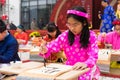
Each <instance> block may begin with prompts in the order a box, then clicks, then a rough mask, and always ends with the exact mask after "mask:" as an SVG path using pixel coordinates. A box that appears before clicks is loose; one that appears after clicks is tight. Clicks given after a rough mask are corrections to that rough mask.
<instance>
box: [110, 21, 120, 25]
mask: <svg viewBox="0 0 120 80" xmlns="http://www.w3.org/2000/svg"><path fill="white" fill-rule="evenodd" d="M112 24H113V25H120V20H115V21H113V23H112Z"/></svg>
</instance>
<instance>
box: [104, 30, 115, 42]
mask: <svg viewBox="0 0 120 80" xmlns="http://www.w3.org/2000/svg"><path fill="white" fill-rule="evenodd" d="M112 39H113V38H112V34H111V32H110V33H107V35H106V37H105V43H108V44H111V43H112Z"/></svg>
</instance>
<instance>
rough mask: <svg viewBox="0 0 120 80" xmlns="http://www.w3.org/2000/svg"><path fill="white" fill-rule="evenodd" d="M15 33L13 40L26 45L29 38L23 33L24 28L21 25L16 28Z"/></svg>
mask: <svg viewBox="0 0 120 80" xmlns="http://www.w3.org/2000/svg"><path fill="white" fill-rule="evenodd" d="M16 31H17V33H15V35H14V36H15V38H16V39H17V41H18V43H19V44H24V45H25V44H27V42H28V39H29V36H28V34H27V33H26V32H25V29H24V26H23V25H19V26H17V29H16Z"/></svg>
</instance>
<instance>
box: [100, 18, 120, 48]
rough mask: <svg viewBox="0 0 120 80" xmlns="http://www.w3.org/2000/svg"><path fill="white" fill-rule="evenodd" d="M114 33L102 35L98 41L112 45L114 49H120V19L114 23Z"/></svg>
mask: <svg viewBox="0 0 120 80" xmlns="http://www.w3.org/2000/svg"><path fill="white" fill-rule="evenodd" d="M113 25H114V31H112V32H109V33H107V34H105V33H104V34H101V35H100V36H99V37H98V41H100V42H101V43H105V44H111V45H112V49H120V43H119V42H120V19H116V20H114V21H113Z"/></svg>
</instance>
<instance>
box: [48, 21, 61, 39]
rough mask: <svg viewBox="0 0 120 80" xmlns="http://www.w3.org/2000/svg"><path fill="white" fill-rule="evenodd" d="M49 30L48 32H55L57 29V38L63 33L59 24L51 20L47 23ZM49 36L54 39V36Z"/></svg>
mask: <svg viewBox="0 0 120 80" xmlns="http://www.w3.org/2000/svg"><path fill="white" fill-rule="evenodd" d="M47 31H48V32H54V31H56V35H55V38H57V37H58V36H59V35H60V34H61V31H60V30H59V28H58V26H57V25H55V23H54V22H50V23H48V24H47ZM48 36H49V38H51V39H52V36H50V35H49V34H48Z"/></svg>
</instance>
